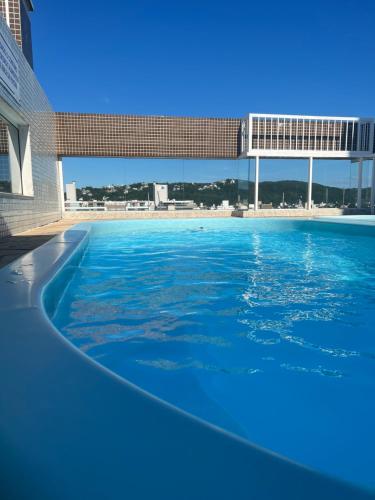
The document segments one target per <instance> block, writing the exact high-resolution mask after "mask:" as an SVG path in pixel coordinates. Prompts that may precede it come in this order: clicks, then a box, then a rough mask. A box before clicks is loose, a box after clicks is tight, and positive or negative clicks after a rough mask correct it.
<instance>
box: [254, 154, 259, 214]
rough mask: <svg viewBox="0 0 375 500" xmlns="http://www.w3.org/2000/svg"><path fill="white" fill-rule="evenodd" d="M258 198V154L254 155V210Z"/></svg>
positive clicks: (257, 203)
mask: <svg viewBox="0 0 375 500" xmlns="http://www.w3.org/2000/svg"><path fill="white" fill-rule="evenodd" d="M258 199H259V156H256V157H255V184H254V210H258V205H259V202H258Z"/></svg>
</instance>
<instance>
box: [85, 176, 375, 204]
mask: <svg viewBox="0 0 375 500" xmlns="http://www.w3.org/2000/svg"><path fill="white" fill-rule="evenodd" d="M166 184H168V193H169V199H176V200H194V201H195V203H197V204H198V205H199V204H201V203H202V204H203V205H206V206H211V205H213V204H215V205H220V204H221V202H222V201H223V200H229V203H230V204H231V205H234V204H236V203H238V202H241V203H247V202H249V203H252V202H253V200H254V183H253V182H247V181H242V180H240V181H238V180H236V179H226V180H223V181H216V182H212V183H198V182H196V183H193V182H185V183H179V182H172V183H171V182H169V183H166ZM306 193H307V183H306V182H303V181H289V180H285V181H264V182H260V183H259V200H260V201H262V202H263V203H267V204H268V203H272V204H273V206H278V205H279V204H280V203H281V202H282V200H283V197H284V201H285V203H287V204H289V205H293V204H298V203H299V201H301V202H302V203H305V202H306ZM362 196H363V200H364V201H366V200H368V199H369V196H370V188H366V189H364V190H363V195H362ZM77 197H78V199H82V200H84V201H89V200H98V201H102V200H104V201H125V200H147V199H149V200H153V186H152V183H135V184H131V185H127V186H124V185H120V186H108V187H104V186H103V187H93V186H85V187H83V188H81V189H78V190H77ZM356 198H357V189H356V188H351V189H345V190H344V189H342V188H338V187H332V186H325V185H323V184H317V183H314V184H313V200H314V202H315V204H319V203H328V204H330V205H335V206H341V205H343V204H345V205H351V206H354V204H355V202H356Z"/></svg>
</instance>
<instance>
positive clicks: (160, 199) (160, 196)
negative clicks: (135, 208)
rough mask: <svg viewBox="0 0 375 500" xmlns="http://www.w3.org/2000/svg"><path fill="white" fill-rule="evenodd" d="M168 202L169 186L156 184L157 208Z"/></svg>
mask: <svg viewBox="0 0 375 500" xmlns="http://www.w3.org/2000/svg"><path fill="white" fill-rule="evenodd" d="M167 201H168V184H156V183H154V203H155V207H158V206H159V205H160V204H164V203H166V202H167Z"/></svg>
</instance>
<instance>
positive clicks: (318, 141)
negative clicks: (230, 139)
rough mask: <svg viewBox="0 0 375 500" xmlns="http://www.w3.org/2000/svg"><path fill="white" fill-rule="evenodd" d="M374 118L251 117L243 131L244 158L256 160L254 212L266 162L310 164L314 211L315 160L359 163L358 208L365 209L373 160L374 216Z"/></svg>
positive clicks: (374, 195)
mask: <svg viewBox="0 0 375 500" xmlns="http://www.w3.org/2000/svg"><path fill="white" fill-rule="evenodd" d="M374 134H375V126H374V119H373V118H359V117H336V116H306V115H275V114H259V113H250V114H249V115H248V116H247V117H246V118H245V119H244V120H243V121H242V127H241V158H249V159H251V158H254V159H255V187H254V210H258V208H259V170H260V160H261V159H262V158H283V159H304V158H306V159H307V160H308V185H307V210H311V209H312V183H313V164H314V159H332V160H345V159H346V160H351V161H352V162H355V163H358V184H357V208H361V207H362V182H363V161H364V160H372V181H371V201H370V203H371V213H374V203H375V154H374V153H375V142H374Z"/></svg>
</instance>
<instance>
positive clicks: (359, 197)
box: [357, 158, 363, 208]
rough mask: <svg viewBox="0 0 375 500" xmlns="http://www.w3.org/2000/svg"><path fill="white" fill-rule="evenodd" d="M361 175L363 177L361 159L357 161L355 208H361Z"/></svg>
mask: <svg viewBox="0 0 375 500" xmlns="http://www.w3.org/2000/svg"><path fill="white" fill-rule="evenodd" d="M362 177H363V160H362V158H361V159H360V160H359V162H358V188H357V208H362Z"/></svg>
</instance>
